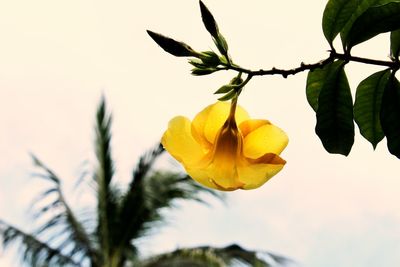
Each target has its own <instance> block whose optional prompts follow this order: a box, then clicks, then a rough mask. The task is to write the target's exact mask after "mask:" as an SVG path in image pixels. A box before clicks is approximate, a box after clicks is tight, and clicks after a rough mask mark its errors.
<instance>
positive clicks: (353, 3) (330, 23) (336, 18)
mask: <svg viewBox="0 0 400 267" xmlns="http://www.w3.org/2000/svg"><path fill="white" fill-rule="evenodd" d="M358 2H359V0H330V1H329V2H328V3H327V5H326V7H325V10H324V15H323V17H322V30H323V32H324V35H325V38H326V40H327V41H328V42H329V44H330V45H331V46H332V42H333V40H334V39H335V37H336V36H337V35H338V34H339V32H340V31H341V30H342V28H343V27H344V25H346V23H347V21H348V20H349V18H350V17H351V16H352V15H353V12H354V11H355V10H356V8H357V6H358Z"/></svg>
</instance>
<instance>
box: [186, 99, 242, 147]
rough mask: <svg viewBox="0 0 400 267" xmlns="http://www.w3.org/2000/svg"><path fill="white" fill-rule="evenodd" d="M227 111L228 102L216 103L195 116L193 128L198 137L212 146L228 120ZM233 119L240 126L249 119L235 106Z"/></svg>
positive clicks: (228, 108)
mask: <svg viewBox="0 0 400 267" xmlns="http://www.w3.org/2000/svg"><path fill="white" fill-rule="evenodd" d="M229 110H230V103H229V102H221V101H218V102H216V103H215V104H212V105H210V106H208V107H206V108H205V109H203V110H202V111H201V112H200V113H199V114H197V115H196V117H195V118H194V119H193V127H194V128H195V129H196V131H197V132H198V134H199V135H200V136H204V137H205V138H206V140H207V141H208V142H210V143H211V144H213V143H214V141H215V137H216V135H217V133H218V131H219V129H221V127H222V125H223V124H224V123H225V121H226V119H227V118H228V115H229ZM235 119H236V123H237V124H240V123H241V122H242V121H244V120H247V119H249V115H248V113H247V112H246V111H245V110H244V109H243V108H241V107H240V106H237V108H236V113H235Z"/></svg>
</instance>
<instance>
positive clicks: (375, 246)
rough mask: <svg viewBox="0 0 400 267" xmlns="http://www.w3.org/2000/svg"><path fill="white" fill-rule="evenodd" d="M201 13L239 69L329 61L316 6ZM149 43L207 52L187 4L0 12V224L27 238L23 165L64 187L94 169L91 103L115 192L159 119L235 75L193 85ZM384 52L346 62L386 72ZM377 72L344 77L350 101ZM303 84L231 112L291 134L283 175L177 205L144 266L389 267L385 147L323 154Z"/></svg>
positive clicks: (249, 99) (395, 184)
mask: <svg viewBox="0 0 400 267" xmlns="http://www.w3.org/2000/svg"><path fill="white" fill-rule="evenodd" d="M205 3H206V4H207V6H208V7H209V8H210V9H211V11H212V12H213V14H214V16H215V18H216V19H217V21H218V22H219V26H220V30H221V31H222V33H224V35H225V36H226V38H227V40H228V42H229V44H230V50H231V51H230V52H231V55H232V57H233V59H234V60H235V62H236V63H238V64H240V65H242V66H244V67H252V68H255V69H258V68H265V69H268V68H271V67H273V66H276V67H283V68H292V67H297V66H298V65H299V64H300V62H301V61H304V62H307V63H313V62H316V61H318V60H320V59H323V58H325V57H327V56H328V54H327V52H326V50H327V49H328V48H329V47H328V45H327V43H326V41H325V40H324V38H323V34H322V30H321V25H320V24H321V23H320V22H321V17H322V12H323V9H324V6H325V3H326V2H325V1H316V0H314V1H311V0H309V1H295V0H287V1H268V0H264V1H261V0H253V1H228V0H219V1H211V0H209V1H205ZM249 3H250V4H249ZM146 29H151V30H153V31H156V32H160V33H163V34H165V35H169V36H171V37H174V38H176V39H178V40H182V41H185V42H187V43H188V44H190V45H191V46H192V47H193V48H195V49H197V50H209V49H210V48H213V46H212V41H211V39H210V38H209V36H208V33H207V32H206V31H205V29H204V28H203V26H202V22H201V18H200V14H199V8H198V2H197V1H195V0H192V1H187V0H170V1H160V0H159V1H156V0H148V1H140V3H137V2H135V1H128V0H124V1H122V0H120V1H105V0H96V1H94V0H92V1H89V0H87V1H80V0H79V1H78V0H69V1H65V0H64V1H63V0H59V1H54V0H37V1H29V0H25V1H23V0H19V1H1V2H0V36H1V42H0V125H1V131H0V151H1V152H2V153H1V156H0V217H1V218H3V219H6V220H7V221H8V222H12V223H14V224H16V225H18V226H21V227H22V228H25V229H29V226H30V223H29V221H28V219H27V217H26V211H27V207H28V203H29V200H30V199H31V198H32V196H33V195H34V191H35V190H34V189H35V188H37V185H36V184H35V183H33V182H31V179H30V173H32V172H33V171H34V168H33V167H32V164H31V162H30V159H29V156H28V153H29V152H34V153H35V154H36V155H38V156H39V157H40V158H41V159H42V160H43V161H44V162H46V163H47V164H48V165H49V166H51V167H52V168H53V169H55V170H56V171H57V173H60V174H62V175H61V176H63V177H65V179H66V183H67V185H71V184H72V182H73V181H74V177H76V176H77V174H78V173H79V170H80V169H81V165H82V162H84V161H85V160H87V159H92V158H93V155H92V142H93V132H92V126H93V124H94V112H95V108H96V105H97V103H98V102H99V99H100V96H101V94H102V93H104V94H105V95H106V97H107V100H108V104H109V107H110V109H111V110H112V111H113V115H114V127H113V133H114V139H113V152H114V158H115V160H116V162H117V168H118V173H117V176H118V179H119V180H120V181H121V182H122V183H123V182H127V181H128V179H129V175H130V171H131V169H132V167H133V166H134V164H135V162H136V159H137V157H138V155H140V154H141V153H142V152H144V151H145V150H146V149H148V148H151V147H152V145H153V144H155V143H156V142H157V140H158V139H159V138H160V136H161V134H162V132H163V131H164V130H165V127H166V125H167V123H168V120H169V119H170V118H172V117H173V116H175V115H179V114H181V115H186V116H188V117H190V118H193V116H194V115H195V114H196V113H197V112H199V111H200V110H201V109H202V108H204V107H205V106H206V105H209V104H211V103H212V102H214V101H215V99H216V97H215V96H214V95H212V92H214V91H215V90H216V89H217V88H219V87H220V86H221V85H222V84H224V83H226V82H228V81H229V80H230V78H232V77H233V75H235V74H234V73H219V74H216V75H211V76H208V77H192V76H191V75H190V74H189V70H190V66H189V65H188V64H187V63H186V61H185V60H184V59H178V58H174V57H172V56H170V55H168V54H166V53H165V52H164V51H162V50H161V49H160V48H159V47H157V45H156V44H155V43H153V41H152V40H151V39H150V38H149V37H148V36H147V34H146V32H145V30H146ZM387 40H388V36H387V35H385V36H382V37H379V38H376V39H375V40H373V41H372V42H371V43H370V44H369V45H361V46H360V47H356V48H355V49H354V51H353V54H355V55H356V54H357V55H361V56H363V55H364V56H370V57H373V58H381V59H384V58H386V57H387V55H388V46H389V44H388V42H387ZM379 69H380V68H375V67H370V66H362V65H360V64H355V63H352V64H350V65H349V66H348V67H347V71H348V76H349V80H350V83H351V85H352V88H353V93H354V88H355V86H356V85H357V84H358V82H360V81H361V80H362V79H363V78H365V77H367V76H368V75H370V74H371V73H372V72H373V71H375V70H379ZM305 81H306V73H302V74H298V75H296V76H294V77H293V76H292V77H289V78H288V79H283V78H282V77H278V76H276V77H275V76H274V77H271V76H269V77H259V78H255V79H254V80H252V81H251V83H250V84H249V85H248V86H247V87H246V89H245V90H244V92H243V93H242V96H241V99H240V100H239V101H240V104H241V105H242V106H244V107H245V108H246V109H247V110H248V112H249V113H250V114H251V115H253V117H255V118H266V119H269V120H271V121H272V122H273V123H275V124H277V125H278V126H279V127H281V128H282V129H284V130H285V131H286V132H287V133H288V135H289V138H290V143H289V146H288V148H287V149H286V150H285V152H284V153H283V154H282V157H283V158H285V159H286V160H287V162H288V163H287V165H286V167H285V168H284V170H283V171H282V172H281V173H280V174H278V175H277V176H276V177H274V178H273V179H272V180H271V181H270V182H268V183H267V184H265V185H264V186H263V187H262V188H260V189H258V190H254V191H236V192H233V193H230V194H229V197H228V204H227V205H226V206H225V205H223V204H220V203H218V202H214V201H213V202H212V203H213V205H212V207H211V208H209V207H204V206H200V205H198V204H185V205H182V208H183V209H182V210H179V211H176V212H175V213H173V215H171V216H170V217H169V218H170V219H169V221H170V222H171V224H173V226H171V227H167V228H165V229H164V230H163V231H162V232H161V234H157V236H156V237H154V238H153V239H151V241H150V239H149V242H145V243H144V244H143V246H144V252H145V253H152V252H160V251H165V250H168V249H174V248H176V247H182V246H189V245H199V244H213V245H227V244H230V243H233V242H236V243H239V244H241V245H243V246H245V247H248V248H255V249H262V250H268V251H274V252H277V253H280V254H283V255H287V256H289V257H292V258H293V259H296V260H297V261H298V262H300V263H301V264H303V266H308V267H318V266H324V267H337V266H343V267H345V266H352V267H364V266H382V267H392V266H397V265H398V263H399V262H400V212H399V209H398V203H400V194H399V193H398V192H399V188H400V179H398V174H397V171H398V168H399V166H400V163H399V161H398V160H397V159H396V158H395V157H394V156H391V155H390V154H389V153H388V152H387V149H386V143H385V141H383V142H382V143H381V144H380V145H379V146H378V148H377V150H376V151H375V152H374V151H373V150H372V147H371V145H369V144H368V143H367V142H366V141H365V140H364V139H363V138H362V137H361V135H360V134H359V132H358V130H357V131H356V141H355V145H354V147H353V150H352V152H351V154H350V156H349V157H347V158H346V157H343V156H340V155H330V154H328V153H327V152H325V151H324V149H323V147H322V145H321V143H320V141H319V139H318V137H317V136H316V135H315V133H314V125H315V115H314V113H313V111H312V109H311V108H310V107H309V106H308V104H307V101H306V97H305ZM89 167H90V165H89ZM11 262H12V258H11V257H10V256H9V254H5V253H2V254H1V253H0V266H4V267H15V266H18V265H17V264H14V265H12V264H11Z"/></svg>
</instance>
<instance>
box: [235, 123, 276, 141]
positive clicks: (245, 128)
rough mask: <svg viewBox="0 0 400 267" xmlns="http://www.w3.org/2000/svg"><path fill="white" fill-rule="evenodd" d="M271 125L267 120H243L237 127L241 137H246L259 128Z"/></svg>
mask: <svg viewBox="0 0 400 267" xmlns="http://www.w3.org/2000/svg"><path fill="white" fill-rule="evenodd" d="M267 124H271V123H270V122H269V121H268V120H255V119H250V120H245V121H243V122H242V123H241V124H240V125H239V129H240V131H241V133H242V135H243V137H246V135H248V134H249V133H251V132H253V131H255V130H256V129H258V128H260V127H261V126H264V125H267Z"/></svg>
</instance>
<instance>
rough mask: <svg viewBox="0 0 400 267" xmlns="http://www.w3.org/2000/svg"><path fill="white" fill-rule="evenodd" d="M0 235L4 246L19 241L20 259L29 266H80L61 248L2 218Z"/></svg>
mask: <svg viewBox="0 0 400 267" xmlns="http://www.w3.org/2000/svg"><path fill="white" fill-rule="evenodd" d="M0 236H1V238H2V244H3V246H4V247H5V248H7V247H8V246H10V245H11V244H18V243H19V250H20V251H21V252H22V253H21V254H22V260H23V261H24V262H26V263H28V264H30V266H33V267H36V266H38V267H39V266H40V267H42V266H80V264H78V263H77V262H76V261H74V260H73V259H72V258H71V257H70V256H68V255H65V254H63V253H62V251H61V250H59V249H55V248H52V247H50V246H49V245H48V244H47V243H45V242H42V241H40V240H38V239H37V238H36V237H35V236H34V235H31V234H28V233H25V232H23V231H21V230H19V229H18V228H16V227H14V226H12V225H10V224H8V223H6V222H4V221H2V220H0Z"/></svg>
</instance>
